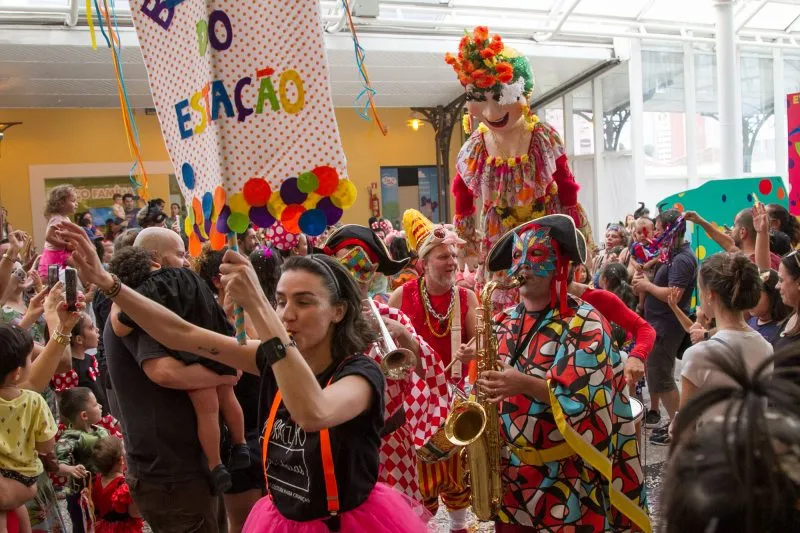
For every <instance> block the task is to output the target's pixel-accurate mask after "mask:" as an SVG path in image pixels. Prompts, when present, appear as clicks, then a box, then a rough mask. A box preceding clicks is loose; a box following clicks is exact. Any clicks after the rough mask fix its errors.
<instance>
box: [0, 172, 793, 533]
mask: <svg viewBox="0 0 800 533" xmlns="http://www.w3.org/2000/svg"><path fill="white" fill-rule="evenodd" d="M129 200H130V198H120V201H121V202H122V203H121V204H115V210H116V209H117V208H119V209H118V210H119V211H120V214H122V213H123V210H125V212H126V220H125V221H123V223H122V224H116V222H115V224H116V225H119V226H120V227H121V231H120V232H119V233H118V234H117V235H116V236H114V240H113V243H112V242H111V241H110V240H109V239H108V237H110V236H111V235H108V234H103V232H102V231H100V230H99V229H98V228H95V227H93V226H92V224H91V215H87V214H86V213H82V214H76V213H75V211H76V209H77V205H76V204H77V201H76V197H75V192H74V190H71V189H70V188H69V187H59V188H56V189H54V190H53V191H52V192H51V193H50V197H49V199H48V202H47V209H46V215H47V216H48V217H49V223H48V228H47V236H46V244H45V248H44V250H43V252H42V254H41V255H38V254H36V253H35V248H34V247H33V246H32V245H31V243H30V237H29V236H27V235H25V234H24V233H22V232H20V231H13V229H10V230H9V231H7V232H6V239H4V240H3V242H2V252H3V255H2V259H0V293H2V294H3V298H2V306H3V307H2V322H3V323H2V325H0V337H2V341H0V374H2V375H0V379H2V384H0V489H1V490H0V531H3V532H4V533H5V532H17V531H20V532H28V531H36V532H45V531H47V532H59V531H66V530H67V529H66V527H67V524H69V525H70V526H69V527H70V530H71V531H73V532H79V531H91V530H95V531H100V532H104V531H114V532H118V531H125V532H128V531H130V532H136V531H142V530H143V529H142V528H143V527H144V523H145V522H146V523H147V524H148V525H149V527H150V528H152V530H153V531H157V532H161V531H163V532H179V531H207V532H217V531H230V532H238V531H247V532H262V531H348V532H349V531H397V532H406V531H420V532H421V531H425V530H426V527H427V526H426V522H427V521H429V520H430V518H431V516H433V515H434V514H436V513H437V511H438V508H439V505H440V504H443V505H444V507H445V508H446V511H447V514H448V518H449V525H450V528H451V531H453V532H464V531H467V530H468V528H469V521H470V519H471V518H470V515H469V513H468V510H469V508H470V507H471V506H473V505H475V500H474V498H476V497H477V494H476V492H475V491H476V490H477V489H476V488H475V486H474V483H471V482H470V477H469V476H468V475H467V472H466V471H465V469H466V462H465V461H464V459H463V457H462V455H461V454H460V453H458V452H459V449H460V447H458V446H454V445H453V444H452V443H450V444H448V441H447V439H445V438H443V435H444V427H445V425H446V422H447V420H448V416H449V414H450V411H451V410H454V409H455V405H457V404H458V401H459V400H455V403H454V400H453V398H454V397H458V396H459V394H461V395H465V394H469V392H470V390H471V389H472V390H473V392H475V391H479V392H480V396H479V398H481V399H482V401H484V402H486V403H485V404H484V406H490V405H492V404H499V405H501V406H502V407H501V408H500V409H499V411H498V413H499V419H498V425H499V427H498V428H497V431H499V436H500V439H501V440H502V442H504V443H506V444H505V448H504V450H505V451H503V453H502V455H501V457H500V467H501V469H502V484H503V493H502V495H501V497H500V501H499V502H498V505H497V507H496V509H495V510H494V513H495V515H494V516H495V518H497V524H496V531H499V532H521V531H529V530H530V531H533V530H536V531H543V530H544V531H563V529H562V528H563V527H564V524H567V523H569V519H568V517H570V516H580V520H581V522H580V523H581V524H583V525H584V526H586V527H588V528H589V529H587V531H650V530H651V529H649V528H650V527H651V526H650V518H649V517H648V509H647V504H646V502H647V497H646V494H645V492H646V491H645V488H644V482H643V481H644V474H643V471H642V468H641V463H640V461H639V451H638V446H637V444H636V443H637V442H638V441H639V438H640V437H641V430H640V428H639V423H640V422H641V421H643V423H644V426H645V427H647V428H650V429H651V431H650V432H649V435H648V436H647V438H648V439H649V442H650V443H651V444H653V445H671V456H670V458H669V462H668V467H667V468H668V470H667V475H666V480H665V484H664V487H663V488H662V489H660V490H662V494H661V498H660V500H661V501H662V503H661V508H660V510H659V511H660V512H659V516H658V517H656V518H657V519H658V520H657V521H658V522H659V523H660V524H662V526H663V528H664V529H663V530H664V531H668V532H672V531H684V532H685V531H689V532H694V531H697V532H701V531H702V532H707V531H715V532H729V531H731V532H735V531H776V532H777V531H795V530H796V528H797V524H798V523H800V522H798V516H797V514H798V511H797V502H798V501H799V500H798V485H800V479H798V466H797V465H798V464H800V463H799V462H798V457H797V449H798V446H799V445H800V434H798V432H797V427H798V426H797V423H798V416H800V411H798V407H797V405H800V402H798V401H797V400H798V399H800V388H798V385H800V383H799V382H798V376H800V370H799V369H798V368H797V367H796V366H795V365H796V364H797V361H798V360H799V359H800V356H798V355H797V353H798V348H800V345H799V344H797V343H796V342H795V341H797V340H798V339H800V325H798V321H797V308H798V306H800V258H798V255H797V252H796V251H793V247H794V246H796V245H797V244H799V243H800V224H798V222H797V221H796V219H795V218H794V217H791V216H789V215H788V213H787V212H786V210H785V208H783V207H781V206H779V205H769V206H763V205H760V204H756V205H755V206H754V207H752V208H748V209H745V210H743V211H741V212H740V213H739V214H738V215H737V216H736V219H735V220H733V221H732V227H731V229H730V230H725V229H722V230H721V229H719V228H718V226H715V225H712V224H709V223H708V222H706V221H705V220H703V218H702V217H700V216H699V215H698V214H697V213H694V212H686V213H680V212H678V211H676V210H671V209H670V210H665V211H662V212H661V213H659V214H658V215H657V216H656V217H655V218H654V219H650V218H649V213H647V212H642V211H641V210H640V211H638V212H637V213H636V215H634V216H630V217H628V219H627V220H626V222H625V223H620V224H610V225H609V226H608V227H607V229H606V232H605V239H604V240H605V242H604V246H602V249H596V250H592V246H591V243H586V241H585V239H584V238H583V236H582V235H581V233H580V232H578V231H577V229H576V227H575V224H574V222H573V221H572V219H571V218H570V217H567V216H563V215H548V216H545V217H542V218H539V219H536V220H533V221H530V222H527V223H524V224H522V225H521V226H519V227H517V228H515V229H514V230H512V231H511V232H508V233H507V234H506V235H504V236H503V237H502V238H501V239H500V240H499V241H498V242H497V243H496V244H495V245H494V246H493V248H492V251H491V253H490V254H489V256H488V257H487V258H486V259H485V262H484V263H483V264H482V265H480V266H481V267H482V268H484V269H485V272H487V273H489V274H490V275H491V273H501V274H502V276H503V277H504V279H506V280H508V279H516V280H517V283H519V285H520V287H519V289H518V296H517V298H518V302H519V303H518V304H517V305H515V306H513V307H511V308H507V309H496V308H494V307H495V306H494V305H493V303H492V299H491V297H490V296H491V295H489V297H488V299H487V298H486V296H487V295H486V293H484V294H481V289H482V287H480V286H476V279H475V276H474V272H475V270H476V267H477V266H479V265H477V264H476V261H477V258H476V257H474V255H470V254H469V252H468V248H467V247H466V246H465V242H464V240H462V239H461V238H460V237H459V236H458V235H457V234H456V233H455V232H454V231H453V229H452V227H450V226H446V225H436V224H433V223H432V222H430V221H429V220H427V219H426V218H425V217H424V216H423V215H422V214H421V213H418V212H416V211H414V210H409V211H407V212H406V214H405V216H404V220H403V226H404V227H403V229H402V230H401V229H399V228H398V229H395V228H393V227H392V225H391V224H390V223H389V222H388V221H386V220H385V219H379V218H375V219H371V220H370V221H369V223H368V225H364V226H361V225H353V224H346V225H339V226H337V227H333V228H330V229H329V230H328V231H327V232H326V234H325V235H323V236H321V237H319V238H317V239H311V238H305V237H304V238H303V239H302V242H301V244H298V245H297V246H295V247H294V248H293V249H291V250H280V249H278V248H277V247H275V246H274V245H273V244H272V243H270V242H269V240H268V239H266V237H265V236H264V233H263V232H262V231H260V230H258V229H257V228H254V227H251V228H249V229H248V230H247V231H246V232H245V233H243V234H241V235H239V238H238V241H239V244H240V247H239V251H238V252H234V251H232V250H228V249H223V250H219V251H215V250H212V249H210V248H209V247H206V248H204V250H203V253H202V254H201V255H200V256H199V257H197V258H189V257H188V256H187V253H186V247H185V236H183V235H182V233H181V227H182V224H181V222H180V217H181V213H180V207H179V206H178V207H177V209H175V210H173V212H172V213H171V215H172V216H171V217H167V216H166V214H165V213H164V212H163V211H162V204H161V203H159V202H157V201H151V202H149V203H148V204H147V205H146V206H144V207H142V208H140V209H139V210H138V213H137V214H136V216H135V217H129V216H128V215H129V213H128V211H130V209H126V208H125V202H128V203H130V201H129ZM115 213H116V211H115ZM120 218H121V217H120ZM71 220H74V222H72V221H71ZM687 223H692V224H696V225H698V226H700V227H701V228H703V229H704V230H705V231H707V232H708V234H709V236H710V237H711V238H712V239H714V240H715V241H716V242H717V243H718V244H719V245H720V246H721V247H722V249H723V250H724V251H723V252H721V253H718V254H715V255H712V256H710V257H708V258H706V259H705V260H704V261H702V262H699V261H698V260H697V258H696V256H695V254H694V252H693V251H692V248H691V246H690V244H689V243H688V242H687V241H686V239H685V237H686V229H687ZM124 224H127V227H126V226H125V225H124ZM122 228H124V229H122ZM98 241H100V242H101V243H102V245H98V244H97V243H98ZM786 243H789V244H788V247H789V250H787V249H786V247H787V245H786ZM52 266H55V267H56V270H57V272H58V273H59V276H57V277H56V278H55V279H53V277H52V275H51V272H52ZM68 268H74V269H77V274H78V286H79V287H78V288H79V289H80V290H79V296H78V297H77V298H74V297H73V298H72V299H70V298H71V296H70V294H69V291H68V290H66V289H65V282H64V278H65V272H66V269H68ZM59 278H60V280H59ZM45 282H46V283H45ZM481 296H483V298H481ZM693 299H694V300H695V301H696V302H697V305H696V306H693V304H692V302H693ZM234 302H235V304H234ZM235 305H240V306H242V307H243V308H244V311H245V317H246V319H245V324H244V330H245V333H246V336H247V339H248V340H247V341H246V342H245V343H244V344H240V343H238V342H237V340H236V338H235V333H236V332H235V331H234V327H233V325H232V324H233V323H234V306H235ZM485 313H497V314H494V316H493V318H492V322H491V324H490V328H491V329H490V334H489V335H490V336H491V337H494V338H496V342H497V344H496V357H497V358H498V364H497V365H496V368H491V367H490V368H488V369H487V368H485V367H483V366H481V367H480V370H478V364H476V359H480V358H481V357H482V356H485V354H486V351H485V350H486V345H485V344H484V342H485V340H483V339H485V337H483V335H485V334H484V333H483V330H482V329H480V326H479V324H480V323H481V321H479V320H476V317H477V316H478V315H481V316H483V315H484V314H485ZM378 321H380V322H381V324H382V325H381V324H378ZM387 335H388V336H389V337H390V338H391V341H392V343H391V345H390V344H389V343H388V339H386V338H385V337H386V336H387ZM395 346H396V348H395ZM392 350H394V351H395V352H397V353H400V354H402V358H401V359H400V360H398V359H396V358H395V357H392V356H391V355H390V353H391V352H392ZM679 360H682V365H681V367H682V368H681V371H680V374H679V376H676V374H675V366H676V362H677V361H679ZM481 364H483V363H481ZM645 387H646V389H647V391H648V393H649V399H650V403H649V405H648V406H647V408H646V409H645V411H644V413H642V416H641V418H642V419H643V420H640V417H639V416H638V415H637V412H636V408H635V406H634V404H635V399H638V400H639V401H641V400H642V399H643V397H644V395H643V390H644V388H645ZM464 391H466V392H464ZM577 398H581V399H582V400H581V402H578V403H576V399H577ZM621 405H624V406H626V407H623V408H620V406H621ZM489 420H492V419H489ZM534 420H535V426H534V425H533V424H534V422H533V421H534ZM534 427H535V428H536V429H535V430H534V429H533V428H534ZM587 432H588V434H589V437H588V439H587V438H586V435H587ZM646 435H647V434H646ZM587 444H588V446H587ZM468 450H469V448H468ZM598 450H599V451H601V452H603V453H599V454H598V453H597V451H598ZM604 463H605V464H607V465H608V466H607V467H605V468H604V467H603V466H602V465H603V464H604ZM556 465H557V467H556V468H554V466H556ZM609 484H610V485H609ZM610 486H613V487H614V489H610V488H609V487H610ZM615 490H616V492H615ZM586 498H595V499H597V501H600V502H603V501H604V499H608V500H609V501H610V502H611V503H610V504H609V503H608V502H606V503H601V504H600V505H599V506H597V505H588V504H587V501H586ZM62 499H63V500H65V505H59V501H60V500H62ZM622 500H624V501H622ZM556 501H558V502H560V504H559V505H561V506H562V507H561V512H559V513H552V512H548V513H545V514H544V515H542V514H541V509H543V507H542V506H543V505H544V506H545V507H544V508H548V506H552V505H554V502H556ZM620 501H622V503H620ZM731 503H736V505H731ZM65 511H66V512H65ZM534 517H535V518H534ZM537 521H538V522H537ZM534 523H535V524H537V525H536V527H535V528H533V526H532V525H533V524H534ZM765 524H768V527H767V526H765Z"/></svg>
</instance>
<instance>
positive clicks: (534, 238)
mask: <svg viewBox="0 0 800 533" xmlns="http://www.w3.org/2000/svg"><path fill="white" fill-rule="evenodd" d="M512 253H513V255H512V257H511V268H510V269H508V275H509V276H515V275H517V274H518V273H519V271H520V269H521V268H522V267H523V266H527V267H528V268H529V269H530V271H531V274H533V275H534V276H539V277H547V276H548V275H549V274H552V273H553V272H555V270H556V253H555V250H554V249H553V244H552V239H551V238H550V228H537V229H532V230H528V231H526V232H524V233H523V234H522V235H517V234H516V233H515V234H514V249H513V252H512Z"/></svg>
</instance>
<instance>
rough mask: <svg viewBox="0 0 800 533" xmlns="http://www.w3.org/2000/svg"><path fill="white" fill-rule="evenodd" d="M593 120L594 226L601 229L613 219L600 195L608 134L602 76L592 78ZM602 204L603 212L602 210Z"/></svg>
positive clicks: (603, 182)
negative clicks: (605, 129)
mask: <svg viewBox="0 0 800 533" xmlns="http://www.w3.org/2000/svg"><path fill="white" fill-rule="evenodd" d="M592 121H593V122H594V198H593V200H594V218H595V220H594V226H593V227H594V228H596V229H595V231H599V230H600V229H601V228H605V227H606V224H607V223H608V222H611V219H610V218H609V219H608V220H605V218H607V215H608V213H607V205H605V204H606V202H600V196H601V195H603V193H604V191H605V190H606V189H607V188H606V187H605V186H604V184H605V180H606V176H605V164H604V163H605V161H604V159H603V158H604V157H605V149H606V136H605V132H604V131H603V130H604V128H603V127H604V121H603V82H602V81H600V78H595V79H594V80H592ZM601 184H603V185H601ZM601 206H603V207H602V212H601Z"/></svg>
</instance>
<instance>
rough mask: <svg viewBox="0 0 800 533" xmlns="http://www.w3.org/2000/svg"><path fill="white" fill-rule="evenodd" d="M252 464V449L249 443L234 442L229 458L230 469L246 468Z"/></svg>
mask: <svg viewBox="0 0 800 533" xmlns="http://www.w3.org/2000/svg"><path fill="white" fill-rule="evenodd" d="M249 466H250V449H249V448H248V447H247V444H234V445H233V448H232V449H231V457H230V459H228V468H229V469H230V470H244V469H245V468H247V467H249Z"/></svg>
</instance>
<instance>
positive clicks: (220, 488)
mask: <svg viewBox="0 0 800 533" xmlns="http://www.w3.org/2000/svg"><path fill="white" fill-rule="evenodd" d="M232 486H233V482H232V481H231V474H230V472H228V469H227V468H225V465H217V466H215V467H214V470H212V471H211V493H212V494H213V495H214V496H219V495H220V494H222V493H224V492H225V491H226V490H228V489H230V488H231V487H232Z"/></svg>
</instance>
